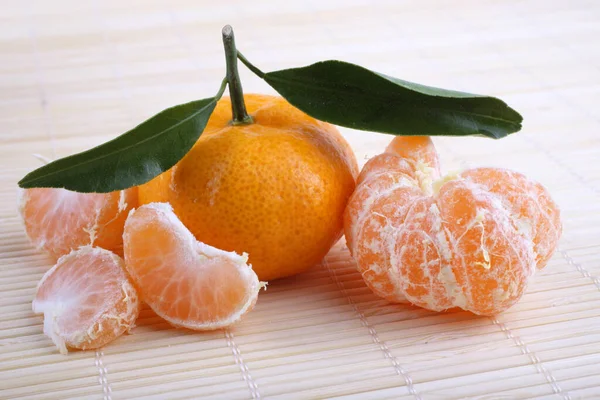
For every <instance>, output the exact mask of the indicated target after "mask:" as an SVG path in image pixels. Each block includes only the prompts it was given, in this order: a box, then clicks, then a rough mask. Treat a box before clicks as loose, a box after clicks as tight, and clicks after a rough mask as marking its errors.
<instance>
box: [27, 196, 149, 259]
mask: <svg viewBox="0 0 600 400" xmlns="http://www.w3.org/2000/svg"><path fill="white" fill-rule="evenodd" d="M136 204H137V189H136V188H131V189H127V190H122V191H117V192H111V193H78V192H72V191H69V190H65V189H53V188H35V189H25V190H23V191H22V192H21V199H20V205H19V209H20V213H21V216H22V218H23V222H24V225H25V230H26V232H27V235H28V236H29V238H30V239H31V241H32V242H33V244H34V245H35V246H36V248H38V249H40V250H44V251H46V252H48V253H49V254H50V255H51V256H52V257H54V258H55V259H58V258H59V257H60V256H63V255H66V254H68V253H69V252H70V251H72V250H75V249H77V248H79V247H80V246H86V245H92V246H98V247H102V248H105V249H107V250H110V251H114V252H116V253H118V254H121V255H122V254H123V240H122V234H123V225H124V224H125V219H126V218H127V213H128V212H129V210H130V209H131V208H133V207H135V206H136Z"/></svg>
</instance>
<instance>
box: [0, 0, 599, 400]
mask: <svg viewBox="0 0 600 400" xmlns="http://www.w3.org/2000/svg"><path fill="white" fill-rule="evenodd" d="M0 10H1V11H0V141H1V142H0V143H1V148H0V163H1V166H2V168H1V171H0V238H1V242H0V259H1V262H0V263H1V266H0V398H3V399H7V398H19V399H33V398H35V399H65V398H90V399H100V398H103V399H132V398H139V397H144V398H153V399H165V398H200V397H206V398H211V397H212V398H219V399H238V398H239V399H247V398H282V399H293V398H325V397H338V396H339V398H359V397H360V398H369V399H384V398H394V399H399V398H406V399H449V398H466V397H469V398H486V399H488V398H510V399H513V398H515V399H516V398H555V399H561V398H562V399H576V398H600V368H599V367H600V254H599V250H600V228H599V227H600V205H599V201H600V135H599V133H598V132H599V131H600V112H599V111H598V105H599V104H600V67H599V66H600V46H598V43H599V41H600V24H599V23H598V21H599V18H600V2H598V1H595V0H576V1H568V2H567V1H550V0H523V1H516V0H515V1H496V0H484V1H480V0H461V1H457V0H438V1H433V2H418V1H394V0H388V1H381V2H373V1H369V0H334V1H325V0H300V1H295V2H282V1H279V2H278V1H275V0H267V1H262V2H260V1H253V2H245V1H241V0H240V1H235V2H232V1H199V0H196V1H192V0H178V1H168V0H164V1H157V0H152V1H125V0H120V1H116V0H107V1H99V0H98V1H92V2H75V1H73V2H64V1H52V2H44V1H8V0H6V1H3V2H2V4H1V5H0ZM226 23H230V24H232V25H233V26H234V28H235V30H236V34H237V42H238V46H239V48H240V49H241V50H242V51H243V52H244V53H245V55H246V56H247V57H248V58H250V59H251V60H252V61H253V62H254V63H256V64H257V65H258V66H259V67H261V68H262V69H264V70H274V69H278V68H284V67H292V66H300V65H306V64H309V63H311V62H314V61H317V60H321V59H329V58H334V59H336V58H337V59H343V60H347V61H351V62H356V63H358V64H361V65H365V66H367V67H369V68H371V69H375V70H378V71H382V72H385V73H387V74H389V75H393V76H398V77H401V78H404V79H408V80H413V81H417V82H422V83H426V84H430V85H435V86H441V87H448V88H454V89H459V90H465V91H471V92H481V93H486V94H493V95H497V96H500V97H502V98H503V99H505V100H507V101H508V103H509V104H511V105H513V106H514V107H515V108H516V109H517V110H519V111H520V112H522V114H523V115H524V117H525V124H524V129H523V131H522V132H520V133H518V134H516V135H514V136H512V137H509V138H507V139H503V140H501V141H492V140H487V139H478V138H460V139H447V138H443V139H436V141H435V142H436V144H437V146H438V149H439V151H440V153H441V158H442V161H443V163H444V165H445V168H446V169H447V170H451V169H456V168H461V167H464V166H470V165H473V166H475V165H477V166H478V165H493V166H503V167H509V168H513V169H516V170H519V171H521V172H524V173H525V174H527V175H529V176H531V177H532V178H535V179H537V180H539V181H541V182H543V183H544V184H545V185H546V186H547V187H548V188H549V189H550V190H551V192H552V194H553V196H554V198H555V199H556V201H557V202H558V203H559V205H560V206H561V208H562V212H563V221H564V235H563V238H562V240H561V243H560V249H559V251H558V252H557V253H556V255H555V256H554V258H553V259H552V260H551V262H550V263H549V265H548V266H547V267H546V269H545V270H544V271H543V272H542V273H539V274H538V275H537V276H536V278H535V282H534V283H533V284H532V285H531V286H530V288H529V290H528V293H527V294H526V295H525V297H524V298H523V299H522V301H521V302H520V303H519V304H518V305H516V306H515V307H514V308H512V309H510V310H509V311H507V312H506V313H504V314H501V315H498V316H497V317H495V318H481V317H474V316H472V315H469V314H467V313H460V312H459V313H447V314H435V313H431V312H428V311H424V310H421V309H418V308H414V307H409V306H403V305H390V304H387V303H386V302H385V301H383V300H380V299H378V298H376V297H375V296H374V295H372V294H371V293H370V292H369V290H368V289H367V288H366V287H365V285H364V284H363V282H362V281H361V279H360V276H359V274H358V273H357V272H356V271H355V268H354V264H353V262H352V261H351V259H350V257H349V255H348V251H347V250H346V249H345V247H344V244H343V241H342V242H341V243H339V244H338V245H337V246H336V247H335V248H334V249H333V250H332V251H331V253H330V254H329V255H328V256H327V258H326V259H325V260H324V261H323V263H322V264H321V265H318V266H315V268H314V269H312V270H311V271H310V272H308V273H305V274H303V275H300V276H297V277H294V278H291V279H287V280H283V281H280V282H274V283H272V284H271V285H270V286H269V288H268V290H267V291H266V292H264V293H262V294H261V296H260V297H259V301H258V305H257V307H256V309H255V310H254V311H253V312H252V313H250V314H249V315H248V316H247V317H246V318H245V319H244V320H243V322H242V323H240V324H238V325H237V326H235V327H234V328H232V329H230V330H228V331H225V332H223V331H220V332H214V333H194V332H190V331H185V330H176V329H173V328H171V327H169V326H168V325H167V324H166V323H164V322H162V321H161V320H160V319H159V318H158V317H156V316H155V315H153V314H152V313H151V312H150V311H149V310H147V309H146V310H144V311H143V312H142V315H141V318H140V320H139V323H138V325H139V326H138V327H137V328H136V329H135V330H134V331H133V334H132V335H129V336H125V337H122V338H120V339H118V340H117V341H115V342H114V343H112V344H110V345H109V346H107V347H105V348H104V349H102V350H100V351H97V352H94V351H89V352H72V353H70V354H69V355H68V356H63V355H60V354H58V352H57V350H56V349H55V348H54V346H53V345H52V343H51V342H50V340H49V339H47V338H46V337H45V336H44V335H43V334H42V325H41V318H39V317H37V316H34V315H33V314H32V312H31V300H32V296H33V293H34V288H35V285H36V283H37V281H38V280H39V279H40V278H41V276H42V275H43V273H44V272H45V271H46V270H47V269H48V268H49V267H50V266H51V263H50V261H49V260H48V259H47V258H46V257H45V256H43V255H41V254H39V253H37V252H36V251H34V250H33V249H32V247H31V246H30V245H29V243H28V241H27V238H26V237H25V235H24V233H23V229H22V227H21V225H20V221H19V219H18V217H17V212H16V181H17V180H18V179H19V178H20V177H22V176H23V175H24V174H25V173H26V172H27V171H29V170H31V169H33V168H34V167H36V166H38V165H39V162H38V161H37V160H36V159H35V158H34V157H33V156H32V154H34V153H39V154H43V155H45V156H48V157H51V158H52V157H61V156H65V155H67V154H70V153H72V152H75V151H80V150H82V149H85V148H88V147H90V146H92V145H95V144H98V143H101V142H103V141H105V140H106V139H108V138H111V137H114V136H115V135H117V134H119V133H121V132H124V131H125V130H127V129H129V128H130V127H132V126H133V125H135V124H136V123H138V122H140V121H142V120H143V119H145V118H146V117H148V116H150V115H152V114H154V113H156V112H157V111H159V110H161V109H163V108H166V107H168V106H170V105H173V104H177V103H182V102H186V101H189V100H192V99H197V98H204V97H208V96H211V95H213V93H215V92H216V90H217V88H218V85H219V83H220V80H221V78H222V76H223V74H224V56H223V52H222V48H221V38H220V29H221V27H222V26H223V25H224V24H226ZM242 79H243V82H244V88H245V89H246V92H266V93H271V91H270V90H269V89H268V87H267V86H266V85H265V84H264V83H262V82H260V81H259V80H258V79H257V78H255V77H253V76H252V75H250V74H249V73H248V72H247V71H245V70H244V69H243V68H242ZM342 132H343V133H344V135H345V136H346V137H347V138H348V140H349V141H350V142H351V144H352V146H353V147H354V149H355V151H356V153H357V156H358V158H359V160H360V163H361V164H362V163H364V162H365V160H366V159H367V158H368V157H370V156H373V155H375V154H377V153H379V152H380V151H381V150H382V149H383V148H384V146H385V145H386V144H387V142H388V141H389V140H390V137H388V136H385V135H378V134H371V133H365V132H354V131H351V130H347V129H342Z"/></svg>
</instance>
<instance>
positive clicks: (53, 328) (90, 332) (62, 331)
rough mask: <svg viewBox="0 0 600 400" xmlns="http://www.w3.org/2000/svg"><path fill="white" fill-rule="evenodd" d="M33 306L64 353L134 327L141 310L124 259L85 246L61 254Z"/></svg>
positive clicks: (96, 344) (93, 345) (110, 338)
mask: <svg viewBox="0 0 600 400" xmlns="http://www.w3.org/2000/svg"><path fill="white" fill-rule="evenodd" d="M33 311H34V312H35V313H36V314H44V333H45V334H46V335H47V336H48V337H49V338H51V339H52V341H53V342H54V343H55V344H56V346H57V347H58V349H59V350H60V352H61V353H63V354H65V353H67V349H68V348H75V349H82V350H87V349H96V348H99V347H102V346H104V345H105V344H107V343H109V342H111V341H113V340H114V339H116V338H117V337H119V336H120V335H122V334H123V333H124V332H128V331H129V330H130V329H132V328H133V326H134V323H135V320H136V319H137V317H138V315H139V312H140V300H139V298H138V295H137V292H136V290H135V288H134V287H133V285H132V284H131V282H130V281H129V278H128V276H127V273H126V272H125V266H124V264H123V260H122V259H121V258H120V257H119V256H117V255H116V254H114V253H112V252H110V251H108V250H104V249H101V248H97V247H91V246H84V247H81V248H80V249H78V250H74V251H72V252H71V253H69V254H67V255H66V256H63V257H61V258H60V259H59V260H58V262H57V263H56V265H55V266H54V267H53V268H51V269H50V270H49V271H48V272H46V274H45V275H44V277H43V278H42V280H41V281H40V283H39V284H38V287H37V292H36V294H35V298H34V300H33Z"/></svg>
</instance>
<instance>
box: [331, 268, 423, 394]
mask: <svg viewBox="0 0 600 400" xmlns="http://www.w3.org/2000/svg"><path fill="white" fill-rule="evenodd" d="M322 265H323V266H324V267H325V268H326V269H327V272H329V275H330V276H331V279H332V280H333V281H334V282H335V285H336V286H337V288H338V289H339V291H340V292H341V293H342V296H343V297H344V298H345V299H346V301H347V302H348V304H350V306H351V307H352V309H353V310H354V312H355V313H356V315H357V316H358V318H359V319H360V323H361V325H362V326H364V327H365V328H366V329H367V331H368V332H369V335H370V336H371V340H372V341H373V343H374V344H375V345H377V346H378V347H379V349H380V350H381V351H382V352H383V355H384V357H385V358H386V359H388V360H390V362H391V363H392V366H393V367H394V370H395V371H396V373H397V374H398V375H400V376H401V377H402V378H403V379H404V383H405V384H406V387H407V388H408V392H409V393H410V394H411V395H413V396H414V398H415V399H416V400H421V396H420V395H419V393H417V390H416V388H415V385H414V384H413V380H412V378H411V376H410V374H409V373H408V371H406V369H405V368H404V367H402V365H401V364H400V362H399V361H398V359H397V358H396V357H395V356H394V355H393V354H392V352H391V351H390V349H389V348H388V346H387V344H386V343H385V341H383V340H381V338H380V337H379V335H378V334H377V331H376V330H375V327H373V326H372V325H371V324H369V321H368V320H367V318H366V317H365V315H364V313H363V312H362V311H361V310H360V308H359V307H358V305H357V304H356V303H355V302H354V300H353V299H352V296H350V294H348V292H347V291H346V288H345V287H344V284H343V283H342V282H340V280H339V278H338V276H337V274H336V272H335V270H334V269H333V268H331V267H330V266H329V262H328V260H327V258H325V259H324V260H323V262H322Z"/></svg>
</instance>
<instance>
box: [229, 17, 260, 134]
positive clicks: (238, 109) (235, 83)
mask: <svg viewBox="0 0 600 400" xmlns="http://www.w3.org/2000/svg"><path fill="white" fill-rule="evenodd" d="M222 34H223V47H224V48H225V62H226V63H227V82H228V86H229V96H230V97H231V114H232V117H233V118H232V123H233V124H234V125H245V124H251V123H252V122H253V121H252V117H250V116H249V115H248V112H247V111H246V103H244V92H243V91H242V82H241V81H240V76H239V73H238V68H237V49H236V47H235V37H234V35H233V28H231V25H225V26H224V27H223V30H222Z"/></svg>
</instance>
